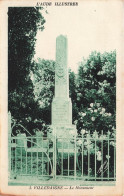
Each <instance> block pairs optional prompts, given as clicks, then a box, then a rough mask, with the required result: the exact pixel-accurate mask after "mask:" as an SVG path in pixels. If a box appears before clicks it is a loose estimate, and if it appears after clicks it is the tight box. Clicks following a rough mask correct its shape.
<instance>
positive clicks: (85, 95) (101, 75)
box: [75, 51, 116, 132]
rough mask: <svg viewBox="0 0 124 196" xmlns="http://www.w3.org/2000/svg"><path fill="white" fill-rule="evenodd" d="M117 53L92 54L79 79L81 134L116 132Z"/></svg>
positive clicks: (82, 65)
mask: <svg viewBox="0 0 124 196" xmlns="http://www.w3.org/2000/svg"><path fill="white" fill-rule="evenodd" d="M115 69H116V52H115V51H113V52H110V53H107V52H105V53H103V54H100V53H99V52H92V53H91V54H90V55H89V57H88V59H87V60H85V59H83V61H82V62H81V63H80V66H79V70H78V76H77V89H76V90H77V100H76V101H75V102H76V106H77V108H78V115H77V119H76V121H75V124H76V125H77V127H78V130H79V131H81V130H82V129H85V130H87V131H89V130H90V131H91V132H93V131H94V130H96V131H98V132H101V130H103V131H105V132H106V131H108V130H109V131H113V130H114V129H115V112H116V108H115V106H116V97H115V96H116V86H115V81H116V70H115Z"/></svg>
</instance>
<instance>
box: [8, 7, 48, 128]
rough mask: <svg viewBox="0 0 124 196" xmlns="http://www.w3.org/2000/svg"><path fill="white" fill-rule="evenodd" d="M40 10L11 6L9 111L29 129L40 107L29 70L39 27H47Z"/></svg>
mask: <svg viewBox="0 0 124 196" xmlns="http://www.w3.org/2000/svg"><path fill="white" fill-rule="evenodd" d="M41 10H42V8H36V7H35V8H34V7H10V8H9V9H8V103H9V104H8V110H10V111H11V113H12V116H13V117H14V118H15V119H17V121H23V124H24V125H25V126H27V127H28V128H31V127H32V125H31V124H32V119H33V118H34V115H35V114H36V113H37V109H38V104H37V103H36V102H35V100H34V94H33V83H32V80H31V78H30V72H31V70H32V69H33V66H34V62H33V57H34V54H35V42H36V34H37V30H38V29H39V30H43V29H44V26H43V24H44V23H45V19H44V17H43V16H42V14H41ZM32 111H33V112H32ZM27 122H28V124H27Z"/></svg>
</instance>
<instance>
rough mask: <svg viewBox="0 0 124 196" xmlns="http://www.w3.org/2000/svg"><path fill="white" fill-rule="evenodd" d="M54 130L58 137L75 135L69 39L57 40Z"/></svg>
mask: <svg viewBox="0 0 124 196" xmlns="http://www.w3.org/2000/svg"><path fill="white" fill-rule="evenodd" d="M52 128H53V130H56V135H57V136H58V137H63V136H64V137H65V136H66V135H67V136H69V135H71V136H72V135H75V134H76V127H75V126H74V125H72V103H71V99H70V98H69V74H68V66H67V38H66V37H65V36H63V35H60V36H58V37H57V38H56V66H55V97H54V98H53V101H52Z"/></svg>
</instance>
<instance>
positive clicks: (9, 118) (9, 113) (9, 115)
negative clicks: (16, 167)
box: [8, 111, 11, 178]
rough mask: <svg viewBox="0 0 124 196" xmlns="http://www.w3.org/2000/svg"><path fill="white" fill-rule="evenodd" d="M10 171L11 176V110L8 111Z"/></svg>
mask: <svg viewBox="0 0 124 196" xmlns="http://www.w3.org/2000/svg"><path fill="white" fill-rule="evenodd" d="M8 173H9V175H10V176H9V178H11V112H10V111H9V112H8Z"/></svg>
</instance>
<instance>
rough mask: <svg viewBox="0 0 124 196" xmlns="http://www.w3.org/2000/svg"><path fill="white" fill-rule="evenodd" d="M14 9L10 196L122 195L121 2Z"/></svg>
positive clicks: (8, 107) (8, 111)
mask: <svg viewBox="0 0 124 196" xmlns="http://www.w3.org/2000/svg"><path fill="white" fill-rule="evenodd" d="M20 2H21V1H20ZM117 5H118V7H117ZM116 8H117V9H116ZM6 11H7V12H6V17H7V30H6V32H7V42H6V45H7V51H6V52H7V59H6V61H7V62H6V63H7V65H6V75H5V76H3V78H4V80H5V81H6V83H5V84H6V87H7V88H6V89H7V91H6V93H5V97H6V99H5V100H6V103H5V102H4V104H5V110H4V112H5V113H4V115H3V116H6V127H5V132H6V134H5V132H4V134H3V135H4V136H3V138H4V141H5V143H4V144H3V147H4V145H5V144H6V145H7V147H6V151H5V152H7V153H5V154H6V158H7V162H6V183H4V185H5V184H6V186H7V190H11V191H12V192H11V191H9V192H8V191H7V190H6V192H3V193H4V194H5V193H9V194H11V193H12V194H13V195H20V194H22V195H44V192H43V191H44V190H45V195H46V194H47V195H49V194H51V193H52V191H56V192H53V195H57V194H58V193H59V194H60V192H61V194H62V195H66V192H65V191H67V192H68V193H67V195H72V194H74V193H75V194H77V195H83V194H85V191H86V195H90V194H91V192H92V191H96V190H95V189H96V188H97V189H98V190H99V189H101V190H100V191H101V193H100V195H107V193H109V189H111V190H112V189H114V188H115V190H116V191H117V188H116V186H117V185H118V181H119V180H118V179H119V178H118V175H117V173H118V170H117V168H118V166H117V158H118V156H119V153H118V151H117V149H118V146H119V145H118V137H117V136H118V134H119V133H120V132H118V128H119V125H118V124H119V120H118V119H120V118H119V117H118V115H117V112H118V105H119V104H120V102H118V103H117V98H118V96H119V88H118V78H119V77H118V75H117V73H119V71H118V70H119V69H118V67H119V66H118V62H119V57H120V56H118V51H119V47H118V46H119V43H120V42H119V40H118V39H117V38H119V35H120V34H119V33H120V31H121V29H120V31H119V30H118V27H119V25H120V24H121V23H118V13H119V11H120V4H118V3H117V1H114V3H112V2H111V3H109V2H108V1H107V2H106V1H103V2H102V3H101V2H100V1H93V2H91V1H87V2H86V1H77V2H76V1H75V2H74V1H73V2H71V1H69V2H54V1H53V2H34V4H33V5H32V4H31V5H30V4H29V3H28V4H25V3H24V2H23V3H20V4H18V3H17V4H16V3H15V4H14V3H13V4H10V6H9V5H7V6H6ZM4 13H5V12H4ZM105 13H106V14H105ZM5 58H6V57H5ZM119 106H120V105H119ZM120 114H121V113H120ZM117 122H118V123H117ZM120 127H121V126H120ZM120 131H121V130H120ZM120 144H121V143H120ZM120 153H121V152H120ZM3 157H4V156H3ZM120 164H121V162H120ZM1 168H2V167H1ZM120 168H121V165H120ZM119 185H120V189H119V191H120V192H119V193H118V195H121V193H122V187H121V184H119ZM16 187H19V189H18V190H20V191H14V190H16ZM100 187H101V188H100ZM102 187H107V188H106V191H105V192H103V191H102ZM24 189H25V190H26V191H27V193H26V194H25V193H23V190H24ZM27 189H28V190H27ZM107 189H108V192H107ZM38 190H39V192H38V193H37V191H38ZM40 191H42V192H40ZM57 191H60V192H57ZM69 191H70V192H69ZM88 191H91V192H89V193H90V194H89V193H88ZM104 193H105V194H104ZM95 195H98V194H97V192H96V194H95ZM111 195H117V194H116V192H115V193H114V192H111Z"/></svg>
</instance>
